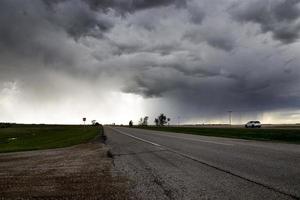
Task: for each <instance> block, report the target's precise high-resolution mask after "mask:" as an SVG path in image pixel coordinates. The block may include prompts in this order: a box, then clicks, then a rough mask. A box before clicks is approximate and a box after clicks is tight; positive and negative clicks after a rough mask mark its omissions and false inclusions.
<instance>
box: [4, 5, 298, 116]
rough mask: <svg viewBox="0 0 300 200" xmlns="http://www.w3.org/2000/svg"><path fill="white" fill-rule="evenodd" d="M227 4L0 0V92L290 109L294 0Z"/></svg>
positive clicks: (203, 109)
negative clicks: (117, 95)
mask: <svg viewBox="0 0 300 200" xmlns="http://www.w3.org/2000/svg"><path fill="white" fill-rule="evenodd" d="M232 2H233V1H227V0H217V1H210V0H189V1H180V0H162V1H150V0H149V1H147V0H131V1H130V0H102V1H101V0H99V1H96V0H53V1H52V0H51V1H50V0H44V1H35V0H24V1H22V3H20V1H19V0H2V1H0V23H1V26H0V93H1V91H2V90H4V89H5V88H6V89H5V91H7V90H9V91H10V90H16V91H17V92H20V93H22V94H26V95H25V96H27V97H28V96H30V97H31V98H28V99H30V100H31V101H32V102H41V103H40V104H43V102H47V101H52V100H53V99H57V98H60V99H64V98H65V99H68V98H75V99H76V98H77V97H79V96H80V95H81V92H82V88H83V87H81V85H84V86H86V88H87V89H86V90H88V91H90V94H89V95H88V96H87V98H88V99H93V98H96V97H94V96H93V95H94V94H95V93H97V94H98V93H101V92H102V91H103V90H104V89H105V90H110V89H111V90H114V91H122V92H125V93H131V94H137V95H140V96H142V97H144V100H145V101H149V99H158V100H161V101H167V102H168V105H169V106H170V107H169V108H168V109H166V110H163V109H165V107H164V105H165V104H159V103H158V104H159V105H157V107H158V110H157V112H161V111H164V112H178V113H182V114H183V115H184V114H185V115H189V116H190V118H191V119H192V118H197V117H199V115H205V116H209V117H212V118H214V117H215V116H218V115H219V114H220V113H221V114H222V113H223V114H224V113H226V112H227V110H228V109H230V110H231V109H234V110H235V111H237V110H241V111H249V112H250V111H251V112H265V111H273V110H276V109H300V104H299V102H300V94H299V89H298V88H299V87H300V81H299V76H300V70H299V64H300V60H299V58H298V56H297V55H298V54H299V44H297V43H296V40H297V39H298V38H299V29H300V27H299V4H298V2H299V1H295V0H290V1H283V0H281V1H279V0H276V1H275V0H274V1H243V2H239V3H238V4H234V5H235V6H232ZM227 8H230V9H227ZM228 13H229V14H228ZM240 22H252V23H245V24H244V26H241V24H240ZM257 25H259V27H260V28H261V30H262V32H260V34H257V27H258V26H257ZM268 32H271V33H272V34H273V38H275V39H276V40H280V41H282V44H281V45H278V42H276V41H275V40H274V39H273V38H272V37H270V35H269V34H265V33H268ZM287 44H288V45H287ZM7 85H8V86H9V89H7V87H8V86H7ZM3 88H4V89H3ZM14 88H16V89H14ZM74 88H75V89H74ZM76 88H80V89H79V90H80V91H79V90H78V96H76V95H75V94H73V93H76ZM69 91H72V94H71V96H72V97H70V96H69V95H70V92H69ZM1 94H2V93H1ZM21 96H22V95H21ZM97 97H98V96H97ZM0 98H1V97H0ZM79 99H81V98H79ZM0 100H1V99H0ZM34 100H35V101H34ZM94 100H95V101H98V99H94ZM31 101H30V102H31ZM112 101H116V102H117V101H118V100H116V99H113V100H112ZM0 103H1V102H0ZM37 104H38V103H37ZM0 106H1V105H0ZM151 108H152V107H151ZM0 109H1V107H0ZM145 109H147V108H145ZM149 109H150V107H149ZM149 112H150V111H149ZM155 112H156V110H155ZM199 113H201V114H199Z"/></svg>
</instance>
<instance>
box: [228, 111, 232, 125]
mask: <svg viewBox="0 0 300 200" xmlns="http://www.w3.org/2000/svg"><path fill="white" fill-rule="evenodd" d="M231 114H232V111H231V110H229V111H228V115H229V116H228V117H229V125H230V126H231Z"/></svg>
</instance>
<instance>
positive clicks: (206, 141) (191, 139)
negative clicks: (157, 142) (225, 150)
mask: <svg viewBox="0 0 300 200" xmlns="http://www.w3.org/2000/svg"><path fill="white" fill-rule="evenodd" d="M147 131H148V130H147ZM150 131H151V130H150ZM150 134H153V135H159V136H161V135H162V136H165V137H170V138H176V139H181V140H190V141H195V142H204V143H212V144H221V145H227V146H234V144H227V143H223V142H214V141H208V140H201V139H193V138H182V137H177V136H171V135H167V134H165V133H160V134H159V133H153V132H151V133H150Z"/></svg>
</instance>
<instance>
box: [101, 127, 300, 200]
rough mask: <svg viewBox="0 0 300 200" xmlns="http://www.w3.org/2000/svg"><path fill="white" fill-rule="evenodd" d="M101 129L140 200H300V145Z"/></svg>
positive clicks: (108, 128)
mask: <svg viewBox="0 0 300 200" xmlns="http://www.w3.org/2000/svg"><path fill="white" fill-rule="evenodd" d="M104 129H105V134H106V135H107V138H108V141H107V144H108V145H110V146H111V152H112V154H113V155H114V164H115V172H116V173H120V174H123V175H126V176H128V177H129V178H130V184H131V190H132V191H133V192H134V193H135V194H136V196H137V198H139V199H300V145H296V144H285V143H272V142H261V141H248V140H239V139H228V138H217V137H206V136H196V135H188V134H180V133H168V132H159V131H150V130H144V129H135V128H125V127H108V126H106V127H105V128H104Z"/></svg>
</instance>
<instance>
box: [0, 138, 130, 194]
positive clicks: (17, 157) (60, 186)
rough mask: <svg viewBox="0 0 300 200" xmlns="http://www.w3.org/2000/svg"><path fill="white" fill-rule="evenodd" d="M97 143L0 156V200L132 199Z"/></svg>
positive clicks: (103, 149) (125, 179) (100, 145)
mask: <svg viewBox="0 0 300 200" xmlns="http://www.w3.org/2000/svg"><path fill="white" fill-rule="evenodd" d="M107 152H108V149H107V147H106V146H105V145H103V144H100V143H96V142H94V143H89V144H82V145H77V146H73V147H68V148H61V149H51V150H41V151H30V152H19V153H5V154H0V199H105V200H110V199H132V198H133V196H132V194H129V192H128V180H127V178H126V177H122V176H119V175H118V174H114V173H112V171H111V167H112V159H111V158H109V157H107Z"/></svg>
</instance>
